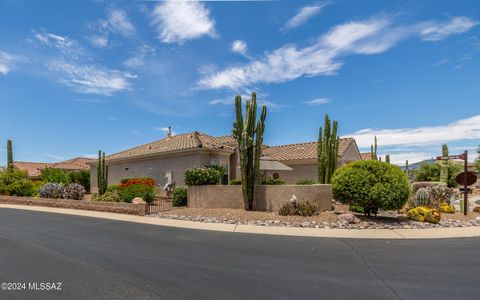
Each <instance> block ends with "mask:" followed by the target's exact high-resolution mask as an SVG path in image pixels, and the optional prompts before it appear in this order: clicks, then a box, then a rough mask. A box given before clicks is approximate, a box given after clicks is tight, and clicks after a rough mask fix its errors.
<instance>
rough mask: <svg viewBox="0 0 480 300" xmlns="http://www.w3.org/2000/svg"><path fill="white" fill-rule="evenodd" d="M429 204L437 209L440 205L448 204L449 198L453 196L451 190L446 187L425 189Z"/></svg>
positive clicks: (453, 191)
mask: <svg viewBox="0 0 480 300" xmlns="http://www.w3.org/2000/svg"><path fill="white" fill-rule="evenodd" d="M427 191H428V195H429V198H430V204H431V205H432V206H433V207H435V208H437V207H438V206H439V205H440V203H446V202H448V203H450V198H451V197H452V196H453V195H454V194H455V190H454V189H453V188H449V187H446V186H432V187H428V188H427Z"/></svg>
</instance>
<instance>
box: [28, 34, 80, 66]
mask: <svg viewBox="0 0 480 300" xmlns="http://www.w3.org/2000/svg"><path fill="white" fill-rule="evenodd" d="M35 39H36V41H37V42H40V44H43V45H46V46H49V47H51V48H54V49H57V50H58V51H59V52H60V53H61V54H63V55H65V56H68V57H69V58H72V59H79V58H81V57H83V56H85V49H84V48H83V47H82V46H80V45H79V44H78V43H77V41H75V40H72V39H70V38H68V37H66V36H61V35H58V34H53V33H50V32H48V31H47V30H46V29H42V30H41V31H40V32H35Z"/></svg>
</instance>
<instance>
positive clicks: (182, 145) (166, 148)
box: [106, 131, 236, 160]
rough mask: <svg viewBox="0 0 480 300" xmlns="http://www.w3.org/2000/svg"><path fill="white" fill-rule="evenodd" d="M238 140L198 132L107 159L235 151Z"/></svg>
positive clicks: (126, 151)
mask: <svg viewBox="0 0 480 300" xmlns="http://www.w3.org/2000/svg"><path fill="white" fill-rule="evenodd" d="M235 145H236V140H235V139H234V138H233V137H232V136H219V137H215V136H211V135H207V134H204V133H201V132H198V131H193V132H190V133H184V134H179V135H174V136H171V137H167V138H164V139H161V140H158V141H155V142H152V143H148V144H145V145H141V146H137V147H134V148H131V149H128V150H125V151H121V152H118V153H114V154H111V155H108V156H107V157H106V159H107V160H110V159H111V160H115V159H124V158H134V157H142V156H152V155H157V154H164V153H170V152H177V151H182V150H198V149H207V150H227V151H231V152H233V151H235Z"/></svg>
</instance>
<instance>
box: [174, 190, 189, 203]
mask: <svg viewBox="0 0 480 300" xmlns="http://www.w3.org/2000/svg"><path fill="white" fill-rule="evenodd" d="M172 205H173V206H186V205H187V189H186V188H184V187H177V188H175V189H174V190H173V201H172Z"/></svg>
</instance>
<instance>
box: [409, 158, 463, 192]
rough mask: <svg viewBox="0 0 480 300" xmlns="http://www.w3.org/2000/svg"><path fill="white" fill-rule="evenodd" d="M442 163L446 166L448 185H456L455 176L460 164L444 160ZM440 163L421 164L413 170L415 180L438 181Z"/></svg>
mask: <svg viewBox="0 0 480 300" xmlns="http://www.w3.org/2000/svg"><path fill="white" fill-rule="evenodd" d="M444 165H446V166H447V168H448V178H447V185H448V187H456V186H458V183H457V181H456V180H455V178H456V177H457V175H458V174H459V173H460V171H461V169H462V165H461V164H459V163H454V162H446V163H444ZM441 168H442V165H441V164H439V163H431V164H422V165H421V166H420V168H419V169H417V170H415V171H414V172H415V181H440V170H441Z"/></svg>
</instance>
